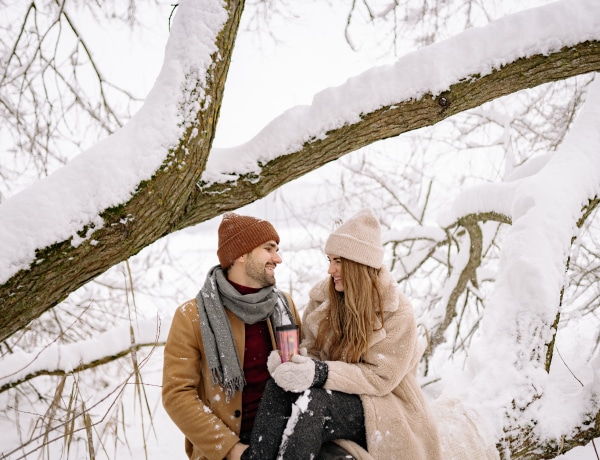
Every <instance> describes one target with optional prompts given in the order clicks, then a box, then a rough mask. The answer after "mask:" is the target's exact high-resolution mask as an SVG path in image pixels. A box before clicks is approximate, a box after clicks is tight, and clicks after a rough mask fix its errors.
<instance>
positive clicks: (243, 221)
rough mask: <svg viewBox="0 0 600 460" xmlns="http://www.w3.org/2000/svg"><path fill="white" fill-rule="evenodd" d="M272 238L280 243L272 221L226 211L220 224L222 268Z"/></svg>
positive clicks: (227, 266)
mask: <svg viewBox="0 0 600 460" xmlns="http://www.w3.org/2000/svg"><path fill="white" fill-rule="evenodd" d="M270 240H274V241H275V242H276V243H277V244H279V235H278V234H277V232H276V231H275V228H274V227H273V225H271V223H270V222H267V221H266V220H261V219H257V218H255V217H250V216H240V215H239V214H236V213H234V212H228V213H225V214H224V215H223V220H222V221H221V224H220V225H219V243H218V244H219V247H218V249H217V257H218V258H219V263H220V264H221V267H222V268H224V269H225V268H229V266H230V265H231V264H232V263H233V261H234V260H235V259H237V258H238V257H241V256H243V255H244V254H248V253H249V252H251V251H252V250H253V249H254V248H256V247H258V246H260V245H261V244H263V243H266V242H267V241H270Z"/></svg>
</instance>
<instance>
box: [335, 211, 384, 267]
mask: <svg viewBox="0 0 600 460" xmlns="http://www.w3.org/2000/svg"><path fill="white" fill-rule="evenodd" d="M325 253H326V254H333V255H336V256H340V257H343V258H344V259H349V260H353V261H354V262H358V263H360V264H363V265H368V266H369V267H373V268H377V269H379V268H381V265H382V264H383V245H382V244H381V226H380V225H379V221H378V220H377V217H375V214H374V213H373V211H372V210H371V209H369V208H365V209H362V210H361V211H359V212H358V213H356V214H355V215H354V216H352V217H351V218H350V219H349V220H348V221H346V222H344V223H343V224H342V225H340V226H339V227H338V228H337V229H336V230H335V231H334V232H333V233H332V234H331V235H329V238H328V239H327V242H326V243H325Z"/></svg>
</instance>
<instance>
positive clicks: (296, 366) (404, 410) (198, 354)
mask: <svg viewBox="0 0 600 460" xmlns="http://www.w3.org/2000/svg"><path fill="white" fill-rule="evenodd" d="M218 239H219V241H218V250H217V256H218V258H219V263H220V264H219V265H217V266H215V267H213V268H212V269H211V270H210V271H209V273H208V275H207V277H206V280H205V282H204V286H203V287H202V289H201V290H200V292H199V293H198V295H197V296H196V298H195V299H193V300H190V301H188V302H186V303H184V304H183V305H182V306H180V307H179V308H178V309H177V311H176V312H175V314H174V316H173V323H172V325H171V329H170V332H169V336H168V339H167V343H166V346H165V350H164V368H163V404H164V407H165V409H166V411H167V413H168V414H169V416H170V417H171V418H172V419H173V421H174V422H175V424H176V425H177V426H178V427H179V429H180V430H181V431H182V432H183V433H184V435H185V450H186V453H187V455H188V457H189V458H190V459H192V460H199V459H209V460H221V459H228V460H231V459H236V460H237V459H242V460H251V459H256V460H269V459H275V458H283V459H285V460H287V459H290V460H292V459H294V460H307V459H313V458H319V459H321V458H323V459H325V458H355V459H358V460H363V459H370V460H373V459H376V460H385V459H406V460H408V459H410V460H421V459H422V460H436V459H439V458H441V453H440V444H439V436H438V432H437V429H436V427H435V424H434V420H433V417H432V415H431V413H430V410H429V408H428V405H427V402H426V400H425V398H424V395H423V393H422V391H421V388H420V386H419V384H418V382H417V377H416V368H417V365H418V363H419V360H420V357H421V353H422V349H421V348H420V347H419V346H418V343H417V330H416V324H415V319H414V315H413V311H412V307H411V306H410V303H409V301H408V300H407V299H406V297H404V295H403V294H402V293H401V292H400V291H399V287H398V285H397V283H396V282H395V280H394V279H393V278H392V276H391V275H390V273H389V272H388V271H387V270H386V269H385V268H384V267H383V265H382V264H383V254H384V249H383V245H382V243H381V228H380V225H379V221H378V220H377V218H376V217H375V215H374V214H373V212H372V211H371V210H370V209H363V210H361V211H360V212H358V213H357V214H355V215H354V216H353V217H351V218H350V219H349V220H348V221H346V222H345V223H343V224H342V225H341V226H339V227H338V228H337V229H336V230H335V231H334V232H333V233H332V234H331V235H330V236H329V238H328V239H327V242H326V244H325V248H324V252H325V254H326V255H327V258H328V260H329V268H328V270H327V273H328V275H329V276H327V278H326V279H325V280H323V281H321V282H320V283H318V284H317V285H316V286H315V287H313V288H312V289H311V291H310V301H309V304H308V305H307V307H306V308H305V310H304V314H303V321H302V324H301V325H300V321H299V317H298V313H297V311H296V307H295V305H294V302H293V301H292V299H291V298H290V297H289V295H287V294H285V293H283V292H281V291H279V290H278V289H277V288H276V287H275V275H274V270H275V267H276V266H277V264H279V263H281V262H282V259H281V257H280V256H279V254H278V249H279V247H278V245H279V235H278V234H277V232H276V231H275V229H274V228H273V226H272V225H271V224H270V223H269V222H267V221H264V220H260V219H256V218H253V217H249V216H240V215H238V214H235V213H227V214H225V215H224V216H223V220H222V222H221V224H220V226H219V231H218ZM288 324H297V325H298V326H300V327H301V335H300V336H301V344H300V347H301V348H300V354H298V355H295V356H294V357H293V358H292V361H290V362H285V363H281V359H280V356H279V354H278V352H277V351H275V340H274V334H273V332H274V330H275V328H276V327H277V326H282V325H288ZM332 442H334V443H332ZM336 450H337V452H338V454H337V456H336V454H334V453H329V454H328V453H327V452H335V451H336ZM339 452H341V453H342V454H341V455H339Z"/></svg>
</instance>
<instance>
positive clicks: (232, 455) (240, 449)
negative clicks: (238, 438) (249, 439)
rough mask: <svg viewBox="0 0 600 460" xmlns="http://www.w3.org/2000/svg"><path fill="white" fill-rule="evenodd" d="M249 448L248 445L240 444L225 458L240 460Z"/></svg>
mask: <svg viewBox="0 0 600 460" xmlns="http://www.w3.org/2000/svg"><path fill="white" fill-rule="evenodd" d="M247 448H248V445H247V444H242V443H241V442H238V443H237V444H236V445H235V446H233V447H232V448H231V450H230V451H229V452H227V455H226V456H225V458H226V460H240V458H241V456H242V453H243V452H244V451H245V450H246V449H247Z"/></svg>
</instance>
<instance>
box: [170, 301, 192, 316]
mask: <svg viewBox="0 0 600 460" xmlns="http://www.w3.org/2000/svg"><path fill="white" fill-rule="evenodd" d="M177 314H180V315H183V316H186V317H197V316H198V304H197V302H196V299H189V300H186V301H185V302H183V303H182V304H181V305H179V306H178V307H177V309H176V310H175V315H177Z"/></svg>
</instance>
